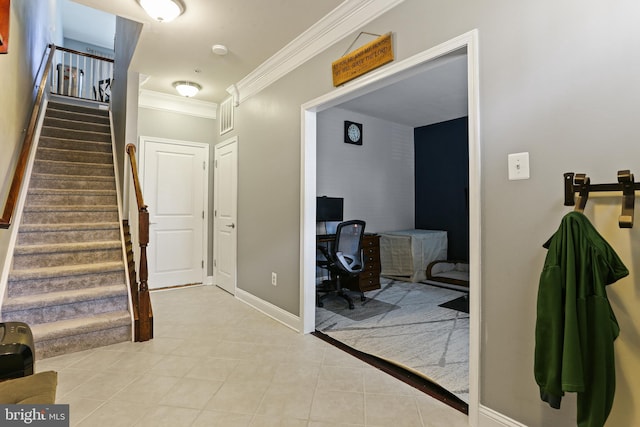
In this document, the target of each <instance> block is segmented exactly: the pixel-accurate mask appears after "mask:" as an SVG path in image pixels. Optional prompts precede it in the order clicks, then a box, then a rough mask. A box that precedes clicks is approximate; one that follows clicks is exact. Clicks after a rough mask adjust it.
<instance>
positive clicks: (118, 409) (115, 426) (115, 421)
mask: <svg viewBox="0 0 640 427" xmlns="http://www.w3.org/2000/svg"><path fill="white" fill-rule="evenodd" d="M152 407H153V406H151V405H143V404H140V403H138V402H135V401H132V402H113V401H109V402H106V403H105V404H104V405H102V406H100V407H99V408H98V409H96V410H95V411H94V412H93V413H92V414H90V415H89V416H87V417H86V418H84V419H83V420H82V421H80V422H79V423H78V424H77V425H78V426H79V427H131V426H133V425H135V423H137V422H138V421H139V420H141V419H142V417H143V416H144V415H145V413H146V412H147V411H148V410H149V409H151V408H152ZM71 412H73V408H71ZM72 417H73V416H72Z"/></svg>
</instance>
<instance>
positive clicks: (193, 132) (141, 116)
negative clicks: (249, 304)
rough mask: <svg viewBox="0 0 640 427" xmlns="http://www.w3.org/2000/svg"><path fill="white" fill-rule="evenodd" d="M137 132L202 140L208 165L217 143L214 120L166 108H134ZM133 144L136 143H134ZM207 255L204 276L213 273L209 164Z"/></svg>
mask: <svg viewBox="0 0 640 427" xmlns="http://www.w3.org/2000/svg"><path fill="white" fill-rule="evenodd" d="M138 135H140V136H155V137H158V138H166V139H175V140H179V141H192V142H203V143H206V144H209V145H210V147H209V165H213V156H214V154H215V153H214V149H213V146H214V144H215V143H216V142H217V140H216V138H217V135H218V122H217V121H216V120H213V119H206V118H203V117H194V116H188V115H186V114H180V113H174V112H169V111H161V110H153V109H150V108H139V109H138ZM136 146H137V144H136ZM208 229H209V237H208V243H207V246H208V249H207V250H208V255H209V256H208V258H207V260H206V262H207V275H209V276H211V275H213V264H212V259H213V167H209V218H208Z"/></svg>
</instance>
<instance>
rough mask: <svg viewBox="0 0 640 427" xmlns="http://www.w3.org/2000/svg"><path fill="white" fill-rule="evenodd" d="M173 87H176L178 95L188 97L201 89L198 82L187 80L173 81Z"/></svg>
mask: <svg viewBox="0 0 640 427" xmlns="http://www.w3.org/2000/svg"><path fill="white" fill-rule="evenodd" d="M173 87H175V88H176V90H177V91H178V93H179V94H180V95H182V96H186V97H188V98H190V97H192V96H194V95H195V94H196V93H198V92H199V91H200V89H202V86H200V85H199V84H198V83H194V82H190V81H187V80H181V81H179V82H174V83H173Z"/></svg>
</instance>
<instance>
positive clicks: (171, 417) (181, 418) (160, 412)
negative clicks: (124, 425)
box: [132, 405, 200, 427]
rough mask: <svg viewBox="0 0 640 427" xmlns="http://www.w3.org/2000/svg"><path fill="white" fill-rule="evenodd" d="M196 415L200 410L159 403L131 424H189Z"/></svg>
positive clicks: (164, 426)
mask: <svg viewBox="0 0 640 427" xmlns="http://www.w3.org/2000/svg"><path fill="white" fill-rule="evenodd" d="M198 415H200V411H199V410H197V409H188V408H176V407H172V406H162V405H160V406H155V407H153V408H151V409H149V411H147V412H146V413H145V414H144V415H143V416H142V418H141V419H140V420H139V421H138V422H137V423H136V424H132V425H133V426H135V427H179V426H190V425H191V424H192V423H193V422H194V421H195V419H196V418H198Z"/></svg>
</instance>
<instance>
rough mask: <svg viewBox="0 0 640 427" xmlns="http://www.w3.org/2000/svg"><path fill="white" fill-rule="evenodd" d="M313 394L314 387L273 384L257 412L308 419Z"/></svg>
mask: <svg viewBox="0 0 640 427" xmlns="http://www.w3.org/2000/svg"><path fill="white" fill-rule="evenodd" d="M313 395H314V390H313V388H309V387H305V386H291V385H289V386H281V385H278V384H271V386H269V388H268V389H267V391H266V393H265V395H264V397H263V399H262V402H261V403H260V406H259V407H258V409H257V410H256V413H257V414H259V415H269V416H274V417H283V418H295V419H304V420H307V419H309V413H310V412H311V402H312V401H313Z"/></svg>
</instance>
